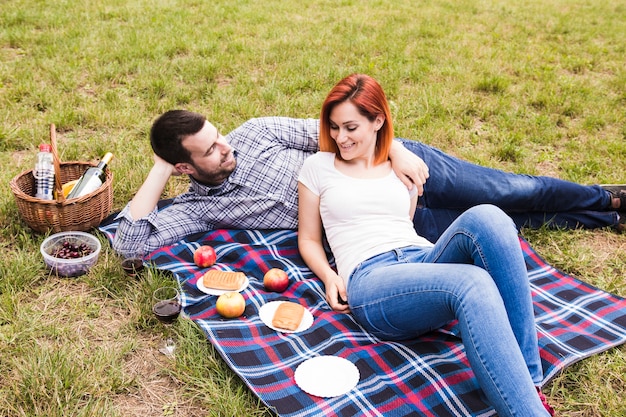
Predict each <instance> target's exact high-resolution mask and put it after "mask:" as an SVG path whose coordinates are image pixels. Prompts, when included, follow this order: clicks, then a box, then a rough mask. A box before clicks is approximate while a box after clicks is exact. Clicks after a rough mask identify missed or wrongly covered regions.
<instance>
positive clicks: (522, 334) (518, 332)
mask: <svg viewBox="0 0 626 417" xmlns="http://www.w3.org/2000/svg"><path fill="white" fill-rule="evenodd" d="M423 261H424V262H435V263H469V264H473V265H476V266H479V267H481V268H483V269H485V270H486V271H487V272H488V273H489V275H490V276H491V278H492V279H493V281H494V283H495V285H496V286H497V288H498V290H499V292H500V295H501V297H502V299H503V301H504V306H505V308H506V312H507V316H508V319H509V322H510V323H511V328H512V329H513V333H514V334H515V337H516V338H517V342H518V344H519V347H520V350H521V352H522V354H523V356H524V360H525V362H526V365H527V366H528V370H529V372H530V374H531V376H532V378H533V381H534V382H535V384H536V385H539V383H540V382H541V381H542V379H543V371H542V369H541V359H540V357H539V348H538V341H537V330H536V328H535V316H534V311H533V304H532V295H531V292H530V285H529V282H528V271H527V269H526V263H525V262H524V255H523V253H522V250H521V247H520V243H519V237H518V234H517V230H516V228H515V226H514V224H513V222H512V220H511V219H510V218H509V217H508V216H507V215H506V214H505V213H504V212H503V211H502V210H500V209H499V208H497V207H495V206H491V205H480V206H475V207H472V208H471V209H469V210H467V211H466V212H465V213H463V214H462V215H461V216H459V218H458V219H456V220H455V221H454V222H453V223H452V225H451V226H450V227H449V228H448V229H447V230H446V231H445V232H444V233H443V235H442V236H441V238H440V239H439V240H437V242H436V243H435V246H434V247H433V249H432V250H430V251H429V253H428V255H427V256H426V257H425V258H424V260H423Z"/></svg>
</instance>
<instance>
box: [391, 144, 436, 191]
mask: <svg viewBox="0 0 626 417" xmlns="http://www.w3.org/2000/svg"><path fill="white" fill-rule="evenodd" d="M389 159H390V160H391V167H392V168H393V170H394V171H395V173H396V175H397V176H398V178H400V181H402V182H403V183H404V185H406V186H407V188H409V189H411V188H412V187H413V184H415V185H416V186H417V194H418V195H422V194H424V184H425V183H426V180H427V179H428V177H429V176H430V175H429V173H428V166H427V165H426V163H425V162H424V161H423V160H422V158H420V157H419V156H417V155H415V154H414V153H413V152H411V151H409V150H408V149H406V148H405V147H404V145H402V143H401V142H399V141H397V140H394V141H393V143H392V145H391V151H390V152H389Z"/></svg>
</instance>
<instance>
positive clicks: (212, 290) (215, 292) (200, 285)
mask: <svg viewBox="0 0 626 417" xmlns="http://www.w3.org/2000/svg"><path fill="white" fill-rule="evenodd" d="M249 283H250V280H249V279H248V277H246V279H245V280H244V282H243V284H241V287H239V289H238V290H236V292H241V291H243V290H244V289H245V288H246V287H247V286H248V284H249ZM196 286H197V287H198V289H199V290H200V291H202V292H203V293H205V294H209V295H222V294H224V293H225V292H230V291H231V290H218V289H215V288H207V287H205V286H204V283H203V282H202V277H200V278H198V281H197V282H196Z"/></svg>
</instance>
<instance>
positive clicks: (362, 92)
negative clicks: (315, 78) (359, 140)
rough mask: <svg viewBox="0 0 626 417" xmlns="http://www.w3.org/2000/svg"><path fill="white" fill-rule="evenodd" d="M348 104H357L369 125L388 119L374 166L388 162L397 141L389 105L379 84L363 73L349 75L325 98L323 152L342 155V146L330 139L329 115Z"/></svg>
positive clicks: (377, 144) (322, 123)
mask: <svg viewBox="0 0 626 417" xmlns="http://www.w3.org/2000/svg"><path fill="white" fill-rule="evenodd" d="M345 101H349V102H351V103H352V104H354V106H355V107H356V108H357V109H358V111H359V113H360V114H361V115H362V116H364V117H366V118H367V119H368V120H369V121H370V122H373V121H374V120H375V119H376V117H377V116H379V115H381V114H382V115H383V116H384V117H385V121H384V123H383V125H382V127H381V128H380V130H379V131H378V135H377V138H376V151H375V155H374V163H375V164H380V163H383V162H385V161H387V159H389V150H390V149H391V143H392V142H393V138H394V136H393V123H392V122H391V112H390V110H389V103H388V102H387V97H386V96H385V92H384V91H383V88H382V87H381V86H380V84H378V82H377V81H376V80H375V79H373V78H372V77H370V76H369V75H364V74H352V75H348V76H347V77H346V78H344V79H343V80H341V81H339V82H338V83H337V84H336V85H335V86H334V87H333V88H332V90H330V93H328V96H326V100H324V104H323V105H322V113H321V116H320V138H319V145H320V151H324V152H334V153H335V154H336V155H339V147H338V146H337V143H336V142H335V141H334V140H333V138H331V137H330V113H331V112H332V111H333V109H334V108H335V106H337V105H338V104H341V103H343V102H345Z"/></svg>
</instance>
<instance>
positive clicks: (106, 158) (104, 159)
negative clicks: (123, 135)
mask: <svg viewBox="0 0 626 417" xmlns="http://www.w3.org/2000/svg"><path fill="white" fill-rule="evenodd" d="M111 159H113V154H112V153H111V152H107V153H106V154H105V155H104V156H103V157H102V159H101V160H100V162H104V163H105V164H108V163H109V162H111Z"/></svg>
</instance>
